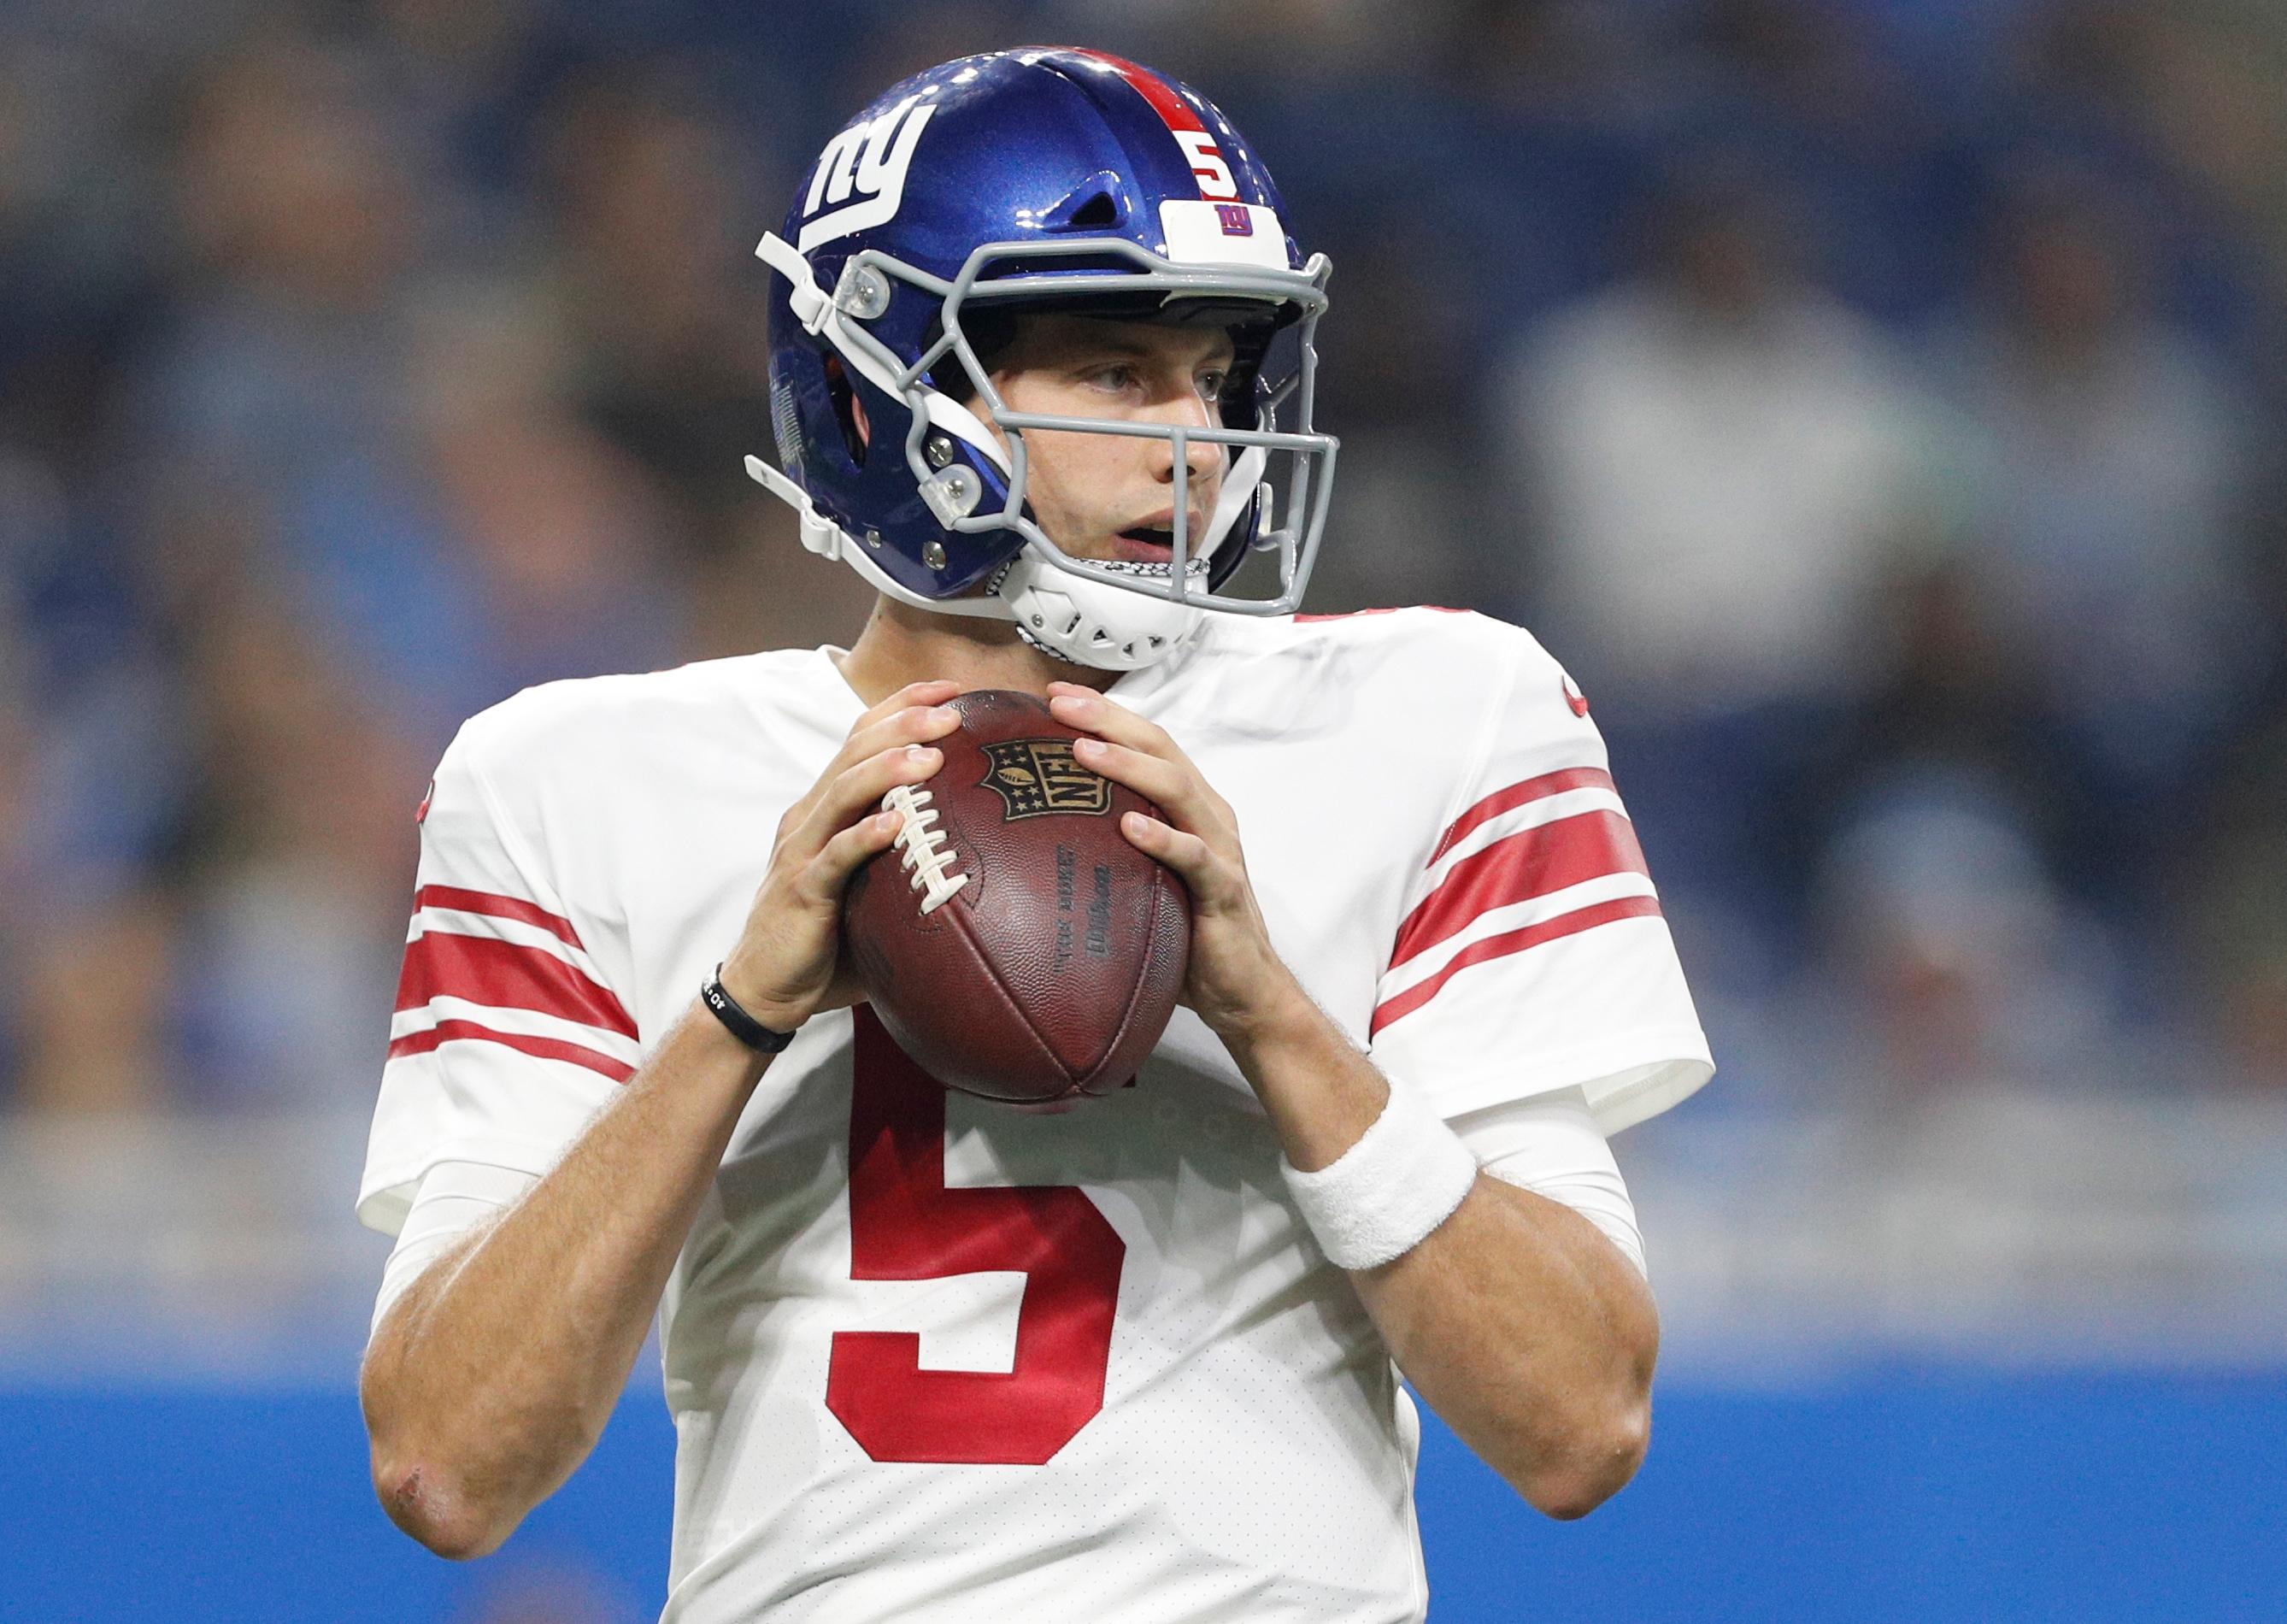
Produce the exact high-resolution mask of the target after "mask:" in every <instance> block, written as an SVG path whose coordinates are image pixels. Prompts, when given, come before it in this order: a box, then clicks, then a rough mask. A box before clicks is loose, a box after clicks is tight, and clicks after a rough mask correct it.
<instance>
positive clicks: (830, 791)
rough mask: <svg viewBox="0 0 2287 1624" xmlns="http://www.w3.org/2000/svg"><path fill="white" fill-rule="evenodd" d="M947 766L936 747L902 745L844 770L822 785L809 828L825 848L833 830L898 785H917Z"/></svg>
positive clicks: (812, 810) (880, 752) (940, 751)
mask: <svg viewBox="0 0 2287 1624" xmlns="http://www.w3.org/2000/svg"><path fill="white" fill-rule="evenodd" d="M944 764H945V752H944V751H942V750H940V749H937V748H936V747H935V746H934V745H928V744H900V745H896V746H893V747H891V748H890V749H886V750H882V751H878V752H877V753H875V754H874V755H872V756H869V757H867V758H866V759H865V760H863V761H861V762H859V763H858V764H856V765H854V766H851V767H845V768H844V769H843V771H841V772H837V773H835V775H834V776H833V777H832V778H830V779H828V780H826V782H825V783H824V784H822V785H820V786H819V796H818V800H817V802H816V803H815V804H813V805H812V806H811V813H810V818H809V820H808V824H807V827H808V828H810V829H811V830H812V831H814V837H815V839H816V841H817V844H819V845H821V846H823V845H824V844H827V840H828V838H829V837H830V836H832V835H833V833H834V831H835V830H836V829H839V828H843V826H844V825H845V824H847V823H849V822H850V821H851V820H852V819H854V818H856V817H858V816H859V814H860V813H862V812H865V811H866V810H867V808H868V807H871V806H873V805H874V804H877V803H878V802H879V801H880V800H881V798H882V796H885V795H887V794H889V793H890V790H892V789H894V788H897V787H898V785H899V784H918V783H920V782H921V781H922V780H923V779H925V778H927V777H929V775H930V773H932V772H936V771H937V770H938V768H939V767H941V766H943V765H944Z"/></svg>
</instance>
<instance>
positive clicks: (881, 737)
mask: <svg viewBox="0 0 2287 1624" xmlns="http://www.w3.org/2000/svg"><path fill="white" fill-rule="evenodd" d="M943 690H950V691H954V692H958V685H956V684H954V683H950V682H937V683H915V684H914V685H911V686H909V687H905V688H901V689H899V690H898V693H894V694H892V695H890V698H889V699H887V700H884V701H882V703H881V704H880V705H877V706H876V707H874V709H872V710H869V711H867V713H866V715H865V716H863V717H859V719H858V721H857V723H856V724H855V725H853V726H852V727H851V730H850V736H849V737H848V738H847V739H845V740H843V743H842V748H841V749H839V750H837V751H835V756H834V759H833V760H832V761H830V762H828V763H827V765H826V771H825V772H823V773H821V774H820V775H819V780H818V782H817V783H815V784H813V785H811V788H810V792H809V793H808V794H806V795H804V796H803V797H802V799H801V800H799V801H796V802H795V804H793V805H792V806H789V807H788V808H787V812H786V816H785V817H784V818H783V819H781V820H779V842H780V843H781V844H784V843H785V842H787V841H789V840H794V839H798V838H800V837H801V836H802V835H803V831H808V832H809V835H810V838H811V842H812V844H811V846H810V847H809V848H807V849H804V850H803V851H802V852H799V853H797V855H798V856H799V858H800V859H801V860H803V861H807V860H809V859H810V858H811V856H812V855H814V853H815V849H816V846H817V845H821V844H824V843H825V841H826V838H827V836H829V835H830V834H832V833H833V832H834V830H835V829H836V828H840V827H841V826H842V825H843V823H846V822H848V821H849V820H850V819H851V817H853V816H855V815H856V812H857V809H858V808H859V807H860V806H863V805H864V804H866V802H865V799H864V798H862V797H860V798H859V799H856V800H851V799H850V798H849V797H847V796H842V797H839V798H835V796H834V791H833V786H834V785H835V784H836V783H838V782H840V781H841V780H842V779H843V775H844V774H845V773H847V772H850V771H851V769H852V768H854V767H857V766H859V765H860V764H864V763H866V762H867V761H870V760H874V759H875V758H877V757H881V756H882V755H883V754H884V753H885V752H890V751H893V750H896V749H899V748H900V747H902V746H905V745H908V744H928V743H929V742H930V741H932V740H936V739H942V738H944V737H945V736H946V734H947V733H952V732H953V731H954V729H955V728H957V727H959V726H960V725H961V714H960V712H958V711H956V710H954V709H951V708H950V707H948V706H946V705H944V704H941V703H936V702H931V703H929V704H920V705H903V706H898V708H896V709H889V707H890V706H891V705H892V704H894V702H895V701H898V699H900V698H905V697H910V696H912V695H914V694H915V693H935V692H938V691H943ZM869 718H870V719H869ZM936 770H937V769H936V766H935V765H934V764H932V765H931V766H930V768H929V769H928V770H927V771H926V772H922V773H920V774H918V775H917V776H919V777H922V778H926V777H927V776H929V773H930V772H935V771H936ZM893 781H905V782H911V781H913V780H910V779H908V780H884V781H883V782H882V787H881V788H880V789H877V790H875V791H874V796H873V798H874V799H875V800H879V799H880V798H881V796H882V791H884V790H887V789H888V788H890V783H891V782H893ZM829 799H832V800H833V801H834V806H835V813H836V815H835V817H833V818H832V819H831V820H828V821H827V822H824V823H822V824H821V822H820V821H819V810H820V807H821V804H824V803H826V802H827V801H828V800H829Z"/></svg>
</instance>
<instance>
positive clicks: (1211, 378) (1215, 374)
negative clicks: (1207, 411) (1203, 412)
mask: <svg viewBox="0 0 2287 1624" xmlns="http://www.w3.org/2000/svg"><path fill="white" fill-rule="evenodd" d="M1230 383H1231V374H1230V373H1228V372H1225V371H1223V370H1221V369H1220V368H1211V369H1209V370H1208V371H1206V372H1202V373H1200V374H1199V393H1200V394H1202V395H1204V396H1206V397H1207V399H1208V400H1220V399H1221V398H1222V397H1223V390H1224V389H1225V388H1226V387H1227V386H1228V385H1229V384H1230Z"/></svg>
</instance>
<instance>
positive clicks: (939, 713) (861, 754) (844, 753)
mask: <svg viewBox="0 0 2287 1624" xmlns="http://www.w3.org/2000/svg"><path fill="white" fill-rule="evenodd" d="M960 725H961V713H960V712H959V711H957V710H954V709H953V708H952V707H950V706H948V705H908V706H906V707H905V708H904V709H898V710H893V711H891V712H890V714H889V715H887V716H885V717H881V718H879V719H878V720H875V721H872V722H867V723H861V724H860V725H859V726H857V727H854V728H852V729H851V731H850V737H849V738H848V739H847V740H845V741H843V746H842V749H840V750H839V751H837V752H836V753H835V757H834V760H833V762H832V764H830V765H829V766H828V767H827V772H826V776H827V778H828V779H831V778H832V777H833V776H834V775H835V774H836V773H839V772H844V771H846V770H847V769H849V768H850V767H852V766H854V765H856V764H858V763H859V762H861V761H865V760H867V759H868V758H870V757H874V756H878V755H880V754H881V753H882V751H883V750H887V749H893V748H894V747H896V746H898V745H901V744H929V743H931V742H933V741H936V740H938V739H942V738H944V737H945V736H946V734H947V733H951V732H953V731H954V729H955V728H957V727H959V726H960Z"/></svg>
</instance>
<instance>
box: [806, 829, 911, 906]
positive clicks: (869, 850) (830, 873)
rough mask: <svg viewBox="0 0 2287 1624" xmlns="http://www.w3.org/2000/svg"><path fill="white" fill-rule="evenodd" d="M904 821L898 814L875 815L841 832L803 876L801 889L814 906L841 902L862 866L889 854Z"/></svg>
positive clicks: (824, 848) (808, 865) (810, 863)
mask: <svg viewBox="0 0 2287 1624" xmlns="http://www.w3.org/2000/svg"><path fill="white" fill-rule="evenodd" d="M903 821H904V820H903V818H902V817H900V816H899V814H898V813H896V812H875V813H874V815H873V816H872V817H870V818H860V819H859V820H858V821H857V822H855V823H853V824H851V826H850V827H849V828H846V829H843V830H841V831H840V832H839V833H837V834H836V835H835V836H834V838H833V839H831V840H829V841H827V843H826V844H825V845H823V846H822V847H820V848H819V853H818V855H817V856H816V857H814V858H812V859H811V860H810V861H809V863H808V864H807V865H805V866H804V867H803V873H802V880H801V885H802V889H803V891H804V893H805V894H806V895H807V896H808V898H809V899H810V900H811V902H813V903H819V904H832V903H835V902H838V901H839V900H840V899H841V896H842V888H843V886H844V885H846V884H848V883H849V882H850V876H851V875H853V874H855V873H856V872H857V871H858V867H859V865H860V864H861V863H864V862H866V861H867V860H870V859H872V858H874V857H875V856H878V855H879V854H880V853H882V852H886V851H887V850H889V847H890V842H891V841H893V840H895V839H896V838H897V837H898V824H899V823H901V822H903Z"/></svg>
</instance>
